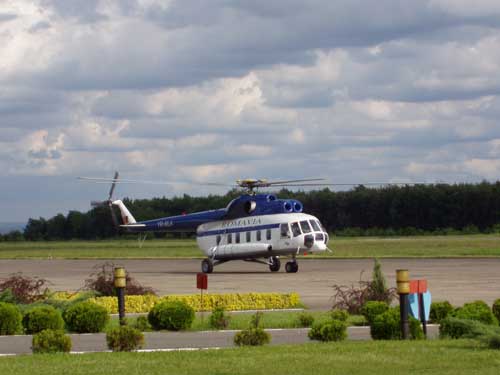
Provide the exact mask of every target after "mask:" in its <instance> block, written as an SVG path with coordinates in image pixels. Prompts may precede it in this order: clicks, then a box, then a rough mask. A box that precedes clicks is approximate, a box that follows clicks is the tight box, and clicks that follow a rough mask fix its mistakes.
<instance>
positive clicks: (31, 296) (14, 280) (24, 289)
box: [0, 273, 48, 303]
mask: <svg viewBox="0 0 500 375" xmlns="http://www.w3.org/2000/svg"><path fill="white" fill-rule="evenodd" d="M46 284H47V280H45V279H41V278H38V277H28V276H23V274H22V273H15V274H12V275H10V276H9V277H7V278H5V279H2V280H1V281H0V292H4V291H5V290H7V289H9V290H10V291H11V293H12V295H13V296H14V298H15V302H16V303H33V302H35V301H38V300H40V299H43V298H44V297H45V295H46V293H47V292H48V288H47V287H46Z"/></svg>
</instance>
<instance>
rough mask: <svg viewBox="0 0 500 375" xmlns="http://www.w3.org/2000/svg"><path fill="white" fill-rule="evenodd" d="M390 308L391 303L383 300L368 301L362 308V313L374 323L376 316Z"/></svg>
mask: <svg viewBox="0 0 500 375" xmlns="http://www.w3.org/2000/svg"><path fill="white" fill-rule="evenodd" d="M387 310H389V305H388V304H387V303H386V302H383V301H368V302H366V303H365V304H364V305H363V307H362V308H361V314H362V315H363V316H364V317H365V318H366V320H367V321H368V325H372V324H373V321H374V320H375V317H376V316H378V315H380V314H383V313H385V312H386V311H387Z"/></svg>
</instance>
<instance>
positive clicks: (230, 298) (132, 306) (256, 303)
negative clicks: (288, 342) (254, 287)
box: [90, 293, 302, 314]
mask: <svg viewBox="0 0 500 375" xmlns="http://www.w3.org/2000/svg"><path fill="white" fill-rule="evenodd" d="M90 301H93V302H95V303H97V304H98V305H101V306H104V307H106V309H107V310H108V312H109V313H110V314H116V313H118V302H117V299H116V297H97V298H91V299H90ZM165 301H183V302H185V303H187V304H188V305H189V306H191V307H192V308H193V309H194V310H195V311H207V310H213V309H214V308H216V307H217V306H223V307H224V308H225V309H226V311H228V310H266V309H289V308H296V307H301V306H302V305H301V303H300V297H299V295H298V294H297V293H227V294H205V295H204V298H203V306H202V304H201V298H200V294H190V295H168V296H163V297H157V296H153V295H145V296H125V310H126V311H127V312H129V313H147V312H149V311H151V309H152V308H153V307H154V305H156V304H157V303H161V302H165Z"/></svg>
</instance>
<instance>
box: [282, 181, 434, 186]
mask: <svg viewBox="0 0 500 375" xmlns="http://www.w3.org/2000/svg"><path fill="white" fill-rule="evenodd" d="M428 184H429V183H428V182H365V183H363V182H357V183H336V184H335V183H332V184H274V185H273V186H391V185H395V186H404V185H428Z"/></svg>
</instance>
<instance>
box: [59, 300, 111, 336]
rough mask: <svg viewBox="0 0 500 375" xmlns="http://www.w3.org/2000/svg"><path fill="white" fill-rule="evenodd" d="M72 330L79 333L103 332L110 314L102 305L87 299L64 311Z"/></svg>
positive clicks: (64, 316) (66, 320)
mask: <svg viewBox="0 0 500 375" xmlns="http://www.w3.org/2000/svg"><path fill="white" fill-rule="evenodd" d="M63 318H64V321H65V322H66V325H67V327H68V329H69V330H70V331H73V332H77V333H95V332H101V331H102V330H103V329H104V327H105V326H106V323H107V322H108V321H109V314H108V312H107V311H106V309H105V308H104V307H102V306H99V305H96V304H95V303H92V302H89V301H85V302H79V303H76V304H74V305H73V306H70V307H69V308H68V309H67V310H66V311H64V313H63Z"/></svg>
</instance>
